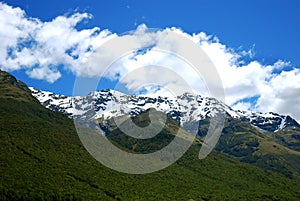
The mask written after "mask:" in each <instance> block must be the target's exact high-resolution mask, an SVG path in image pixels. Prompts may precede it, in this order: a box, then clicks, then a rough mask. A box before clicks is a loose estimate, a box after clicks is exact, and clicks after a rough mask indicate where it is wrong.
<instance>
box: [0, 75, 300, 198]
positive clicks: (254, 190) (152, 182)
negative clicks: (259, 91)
mask: <svg viewBox="0 0 300 201" xmlns="http://www.w3.org/2000/svg"><path fill="white" fill-rule="evenodd" d="M0 72H1V73H0V80H1V87H0V102H1V104H0V149H1V151H0V200H299V198H300V191H299V189H300V182H299V178H288V177H286V176H284V175H283V174H279V173H276V172H273V171H269V170H267V169H263V168H259V167H256V166H253V165H250V164H247V163H241V162H239V161H238V160H236V159H234V158H232V157H229V156H227V154H222V153H218V152H213V153H211V154H210V155H209V156H208V157H207V158H205V159H204V160H199V159H198V152H199V148H200V146H201V143H200V142H195V143H194V144H193V145H192V146H191V148H190V149H189V150H188V152H186V154H185V155H184V156H183V157H182V158H181V159H179V160H178V161H177V162H176V163H174V164H172V165H171V166H170V167H168V168H165V169H163V170H161V171H158V172H154V173H151V174H146V175H131V174H124V173H119V172H116V171H113V170H111V169H109V168H106V167H105V166H103V165H101V164H100V163H99V162H98V161H96V160H95V159H94V158H93V157H92V156H91V155H90V154H89V153H88V152H87V151H86V150H85V148H84V147H83V145H82V144H81V141H80V139H79V137H78V135H77V133H76V130H75V128H74V124H73V121H72V120H71V119H69V118H67V117H66V116H65V115H63V114H61V113H59V112H55V111H51V110H49V109H47V108H45V107H44V106H42V105H41V104H40V103H39V102H38V101H37V99H36V98H35V97H33V96H32V95H31V92H30V91H29V90H28V88H27V87H26V85H25V84H24V83H21V82H20V81H17V80H16V79H15V78H14V77H13V76H11V75H10V74H8V73H5V72H2V71H0ZM3 77H5V78H3ZM145 112H147V111H145ZM133 119H134V120H133V121H134V122H136V123H137V124H138V125H143V124H145V123H147V121H148V120H147V115H146V114H145V113H141V114H140V115H136V116H135V117H133ZM243 123H245V122H243ZM247 125H248V124H247ZM176 127H178V122H177V121H176V119H173V118H168V125H167V127H166V129H165V130H164V131H163V133H161V136H160V138H159V139H157V140H152V141H151V142H150V143H149V145H148V148H145V146H144V145H143V144H141V143H145V142H143V141H142V140H139V141H138V142H136V141H134V139H129V140H128V141H127V137H126V136H125V135H122V133H121V132H118V131H117V129H114V128H112V130H111V133H110V134H111V137H110V140H112V141H113V142H114V143H115V144H117V145H118V146H120V147H122V148H123V149H127V150H129V151H133V152H139V151H141V152H143V151H145V150H135V149H134V148H137V147H140V148H143V147H144V149H150V150H153V149H156V148H159V146H163V145H164V144H166V143H168V141H169V140H170V139H171V137H172V135H173V134H172V129H176ZM203 128H204V127H203ZM251 128H252V127H251ZM232 129H234V128H232ZM228 132H230V131H229V130H228ZM286 132H288V131H286ZM283 134H284V133H283ZM283 134H282V135H283ZM125 137H126V138H125ZM158 143H161V144H160V145H157V144H158ZM132 145H136V146H132ZM140 145H141V146H140Z"/></svg>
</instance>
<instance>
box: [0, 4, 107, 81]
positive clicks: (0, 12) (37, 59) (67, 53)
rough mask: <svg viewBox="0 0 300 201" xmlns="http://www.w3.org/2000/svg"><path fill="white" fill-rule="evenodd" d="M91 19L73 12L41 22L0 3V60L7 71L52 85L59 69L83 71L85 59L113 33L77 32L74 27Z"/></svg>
mask: <svg viewBox="0 0 300 201" xmlns="http://www.w3.org/2000/svg"><path fill="white" fill-rule="evenodd" d="M91 17H92V16H91V15H89V14H87V13H74V14H73V15H71V16H58V17H56V18H55V19H53V20H52V21H49V22H42V21H41V20H39V19H37V18H30V17H27V16H26V13H25V12H24V10H22V9H20V8H18V7H16V8H14V7H11V6H9V5H7V4H5V3H0V18H1V22H0V38H1V44H0V60H1V64H0V65H1V68H2V69H3V70H7V71H13V70H19V69H25V70H26V73H27V74H28V75H29V76H30V77H32V78H36V79H43V80H46V81H48V82H54V81H56V80H57V79H58V78H60V77H61V73H60V72H59V68H61V67H62V66H63V68H65V69H68V70H71V71H72V72H74V73H77V72H80V71H83V70H82V69H81V68H82V63H83V62H84V61H85V59H86V58H87V56H88V55H89V54H90V53H91V52H92V51H93V50H94V49H96V48H97V47H99V46H100V45H101V44H102V43H103V42H105V40H106V39H109V38H110V37H111V36H113V34H111V33H110V32H109V31H108V30H102V31H101V30H100V28H98V27H94V28H92V29H83V30H77V29H76V25H77V24H78V23H79V22H81V21H82V20H84V19H90V18H91Z"/></svg>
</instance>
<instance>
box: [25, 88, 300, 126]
mask: <svg viewBox="0 0 300 201" xmlns="http://www.w3.org/2000/svg"><path fill="white" fill-rule="evenodd" d="M29 89H30V90H31V92H32V95H33V96H34V97H36V98H37V99H38V100H39V101H40V102H41V104H43V105H44V106H45V107H47V108H50V109H52V110H55V111H59V112H62V113H64V114H66V115H67V116H69V117H70V118H78V117H82V116H84V115H85V114H86V113H91V111H92V110H94V111H95V112H94V111H93V112H92V113H93V114H94V117H91V116H90V115H91V114H89V118H95V119H97V118H100V117H101V118H104V119H109V118H112V117H116V116H121V115H126V114H127V115H128V114H129V115H132V116H134V115H138V114H140V113H141V112H143V111H145V110H147V109H149V108H154V109H156V110H158V111H162V112H165V113H166V114H167V115H168V116H170V117H172V118H173V119H176V120H178V121H179V122H180V124H181V125H182V124H184V123H187V122H189V121H200V120H203V119H205V118H208V117H213V116H214V113H215V112H217V111H219V110H221V111H222V112H224V113H225V114H226V115H227V116H229V117H232V118H237V119H241V120H242V121H245V122H248V123H250V124H251V125H253V126H255V127H258V128H260V129H262V130H266V131H269V132H277V131H280V130H283V129H284V128H287V127H295V128H296V127H297V128H300V125H299V123H298V122H297V121H296V120H295V119H293V118H292V117H291V116H289V115H280V114H277V113H274V112H268V113H259V112H248V111H240V110H233V109H232V108H231V107H229V106H228V105H226V104H224V103H222V102H220V101H218V100H216V99H214V98H210V97H203V96H201V95H193V94H188V93H185V94H183V95H181V96H178V97H177V98H175V99H170V98H167V97H160V96H158V97H156V98H153V97H147V96H132V95H126V94H124V93H121V92H118V91H115V90H111V89H109V90H101V91H94V92H91V93H89V94H88V95H87V96H75V97H70V96H64V95H57V94H55V93H52V92H45V91H42V90H37V89H34V88H32V87H29Z"/></svg>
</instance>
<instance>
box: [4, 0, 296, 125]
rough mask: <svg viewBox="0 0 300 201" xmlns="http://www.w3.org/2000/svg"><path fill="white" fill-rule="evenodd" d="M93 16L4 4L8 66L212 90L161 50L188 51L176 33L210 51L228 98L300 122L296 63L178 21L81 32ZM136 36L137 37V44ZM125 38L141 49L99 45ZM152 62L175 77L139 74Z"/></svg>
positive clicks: (157, 90) (48, 76)
mask: <svg viewBox="0 0 300 201" xmlns="http://www.w3.org/2000/svg"><path fill="white" fill-rule="evenodd" d="M90 18H92V16H91V15H90V14H88V13H74V14H72V15H65V16H58V17H56V18H54V19H53V20H51V21H48V22H43V21H41V20H40V19H37V18H31V17H28V16H26V13H25V12H24V10H22V9H20V8H18V7H15V8H14V7H11V6H9V5H7V4H5V3H0V19H1V22H0V39H1V43H0V60H1V63H0V67H1V69H3V70H7V71H14V70H20V69H25V71H26V73H27V74H28V75H29V76H30V77H32V78H35V79H41V80H46V81H48V82H55V81H56V80H57V79H59V78H60V77H61V76H63V73H62V72H63V71H65V70H68V71H71V72H73V73H74V74H75V75H77V76H90V77H93V76H99V75H102V74H103V75H104V76H105V77H106V78H108V79H111V80H118V81H119V82H120V83H121V84H124V85H125V86H126V87H127V88H128V89H129V90H136V89H142V90H141V91H142V93H144V94H148V95H157V94H159V95H169V94H170V91H172V90H173V89H174V88H177V89H178V90H179V91H182V92H183V91H184V90H185V89H186V88H185V87H184V86H185V85H186V83H187V84H188V85H189V86H191V88H192V89H193V90H194V92H197V93H201V94H204V95H209V90H207V87H206V85H205V84H206V83H205V79H203V77H201V76H199V74H197V73H196V72H195V71H194V70H193V69H192V68H191V66H190V65H189V64H188V62H185V61H184V60H181V59H180V58H178V57H176V55H175V56H174V55H172V54H167V53H166V52H159V51H157V49H156V47H160V46H163V47H165V49H168V50H169V52H175V53H176V52H181V51H185V49H184V47H183V46H180V45H178V43H175V42H172V41H171V40H169V38H168V37H166V33H167V31H169V32H170V31H171V32H174V33H177V34H180V35H182V36H184V37H186V38H187V39H189V40H191V41H193V42H194V43H195V44H197V45H198V46H199V47H201V48H202V50H203V51H204V52H205V53H206V54H207V56H208V57H209V59H210V61H211V62H212V63H213V65H214V66H215V68H216V69H217V72H218V74H219V76H220V78H221V80H222V83H223V87H224V91H225V96H226V100H225V101H226V103H227V104H229V105H230V106H232V107H234V108H235V109H241V110H254V111H261V112H269V111H273V112H278V113H282V114H290V115H292V116H293V117H295V118H296V119H297V120H298V121H299V122H300V113H299V111H300V105H299V104H298V103H299V102H300V70H299V68H296V67H293V66H292V64H291V63H290V62H286V61H283V60H280V59H279V60H278V61H277V62H275V63H271V64H264V63H262V62H260V61H257V60H255V59H254V54H255V52H254V49H253V48H254V46H253V48H252V49H250V50H243V49H238V50H234V49H232V48H230V47H227V46H226V45H225V44H223V43H222V42H220V40H219V39H218V38H217V37H215V36H211V35H208V34H206V33H204V32H201V33H194V34H189V33H186V32H184V31H183V30H181V29H179V28H174V27H172V28H165V29H163V30H158V31H150V30H149V29H148V28H147V26H146V25H140V26H139V27H138V28H137V29H136V30H135V31H133V32H132V33H131V35H125V36H122V35H121V36H118V35H117V34H114V33H111V32H110V31H108V30H101V29H100V28H98V27H94V28H91V29H81V30H79V29H78V28H77V27H76V26H77V24H78V23H80V22H82V21H83V20H85V19H90ZM131 36H137V37H135V40H134V41H133V42H132V41H131V40H132V37H131ZM122 37H127V38H126V39H128V41H131V42H132V44H131V45H133V47H135V48H136V51H131V52H127V53H126V54H125V55H123V57H121V58H118V55H120V53H122V51H125V50H126V49H122V48H123V46H122V45H120V46H119V48H114V47H113V46H112V47H111V48H106V49H101V48H100V49H99V47H101V45H103V44H104V43H105V42H107V41H110V40H109V39H111V38H114V39H121V38H122ZM168 40H169V41H168ZM92 52H93V53H98V54H96V55H97V57H95V58H92V57H90V55H91V53H92ZM99 58H100V59H101V58H102V60H101V62H103V63H105V62H109V61H111V60H112V59H115V60H114V61H115V62H114V63H113V64H112V65H111V66H110V68H109V70H108V71H105V72H103V71H101V69H100V68H99ZM145 66H164V67H167V68H168V69H169V70H171V71H172V72H174V75H172V76H171V75H170V74H168V73H165V74H164V75H163V78H164V80H163V81H161V80H160V81H159V80H158V78H159V77H161V76H162V74H161V75H160V76H158V75H157V73H155V72H153V68H143V70H142V71H139V73H138V75H139V76H136V74H134V72H137V71H138V69H140V68H141V67H145ZM287 67H288V68H287ZM175 74H176V75H178V76H176V75H175ZM182 78H183V80H184V81H185V82H186V83H184V82H183V81H182ZM254 99H255V101H253V100H254Z"/></svg>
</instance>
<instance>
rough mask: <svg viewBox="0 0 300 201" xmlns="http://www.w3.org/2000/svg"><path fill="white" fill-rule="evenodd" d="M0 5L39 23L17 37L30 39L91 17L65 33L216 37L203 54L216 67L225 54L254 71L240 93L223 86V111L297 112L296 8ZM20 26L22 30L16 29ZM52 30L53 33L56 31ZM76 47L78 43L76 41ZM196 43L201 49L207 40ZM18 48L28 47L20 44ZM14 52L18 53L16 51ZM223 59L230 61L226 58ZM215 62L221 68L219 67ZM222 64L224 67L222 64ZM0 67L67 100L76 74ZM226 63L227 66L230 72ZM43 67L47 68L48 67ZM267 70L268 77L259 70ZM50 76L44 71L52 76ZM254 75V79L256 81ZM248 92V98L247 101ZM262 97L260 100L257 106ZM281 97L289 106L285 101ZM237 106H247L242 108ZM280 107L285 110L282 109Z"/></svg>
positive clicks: (17, 0)
mask: <svg viewBox="0 0 300 201" xmlns="http://www.w3.org/2000/svg"><path fill="white" fill-rule="evenodd" d="M2 3H3V4H5V5H7V6H9V7H14V8H17V7H19V8H20V10H21V11H22V12H25V13H26V15H24V16H21V17H20V19H21V18H22V19H26V20H27V21H32V19H35V20H39V22H38V23H36V24H35V25H30V26H31V27H29V28H26V27H25V26H24V27H25V28H24V30H25V29H26V31H28V32H30V33H31V30H29V29H31V28H32V27H38V26H40V25H41V24H42V25H43V26H45V27H46V25H45V24H47V22H48V24H49V23H50V22H53V21H54V19H56V18H57V17H58V16H65V17H66V18H67V19H64V20H65V21H68V20H69V21H71V19H70V18H71V16H72V15H74V14H75V13H81V14H82V13H88V14H90V15H91V16H92V17H91V18H90V19H88V18H89V17H82V19H81V20H77V23H76V25H74V26H73V27H72V26H71V28H72V29H75V30H76V31H78V32H80V31H81V30H83V29H93V28H95V27H99V28H100V31H96V32H95V33H94V35H95V34H99V33H100V32H101V31H102V30H105V29H107V30H108V31H109V33H110V34H121V33H123V32H126V31H129V30H135V29H136V28H137V27H138V26H139V25H141V24H145V25H146V26H147V27H149V28H159V29H165V28H166V27H177V28H178V29H180V30H181V31H182V32H184V33H187V34H190V35H191V34H193V33H195V34H198V33H200V32H204V33H205V34H206V36H212V37H211V38H213V37H214V36H216V37H217V38H218V40H217V41H213V40H212V39H209V40H210V41H209V40H208V45H207V47H206V48H207V51H208V52H210V53H211V54H212V57H215V58H216V60H218V56H220V57H222V58H223V57H224V58H223V59H225V58H227V57H226V55H227V56H228V52H231V53H232V52H234V55H236V54H237V55H239V56H240V58H239V61H235V62H236V63H235V64H237V63H238V62H241V63H239V64H241V65H244V66H246V68H244V71H247V72H252V70H253V69H255V68H257V69H258V70H257V71H253V72H254V73H253V74H250V73H248V74H247V73H245V72H243V73H242V77H243V76H244V78H245V79H248V78H249V77H250V78H249V80H247V82H245V83H242V85H243V86H245V87H244V88H242V87H241V86H238V87H237V86H236V85H238V82H235V83H231V82H230V81H226V78H224V80H225V81H224V82H225V85H226V86H228V88H225V90H226V93H227V95H228V97H229V98H228V100H229V102H228V104H230V105H236V106H237V107H241V108H247V107H248V109H249V108H250V109H257V110H262V111H268V110H275V112H276V111H277V112H283V113H287V114H292V113H293V112H292V111H299V108H298V107H297V108H291V107H288V105H290V104H291V101H292V100H294V101H295V100H300V99H298V98H300V97H299V95H297V94H299V92H300V91H299V90H298V89H299V88H297V84H298V83H299V76H298V71H297V69H299V67H300V46H299V44H300V12H299V9H300V2H299V1H297V0H290V1H283V0H281V1H279V0H272V1H271V0H265V1H258V0H251V1H248V0H245V1H240V0H229V1H222V0H219V1H216V0H211V1H196V0H194V1H191V0H186V1H158V0H154V1H135V0H130V1H116V0H112V1H102V0H87V1H78V0H68V1H66V0H60V1H56V0H54V1H34V0H26V1H24V0H14V1H2ZM5 9H6V10H8V8H7V7H5V8H3V7H2V11H5ZM26 20H25V21H26ZM16 21H17V20H16ZM69 21H68V22H69ZM7 22H9V19H7ZM16 23H19V22H16ZM20 23H23V21H22V22H20ZM7 24H9V23H6V24H5V23H3V26H4V27H2V35H1V33H0V37H5V36H6V35H5V34H8V31H6V29H5V26H8V25H7ZM33 24H34V23H33ZM50 24H51V23H50ZM52 24H53V27H54V28H55V24H54V23H52ZM0 25H1V21H0ZM16 26H17V27H18V26H20V25H16ZM53 27H51V28H53ZM22 29H23V28H22ZM45 30H47V29H45ZM51 30H52V29H51ZM5 31H6V32H5ZM31 34H32V33H31ZM12 35H13V34H12ZM33 35H34V33H33ZM16 37H20V36H16ZM90 37H92V36H90ZM11 38H13V36H12V37H11ZM85 39H86V38H85ZM3 40H6V39H5V38H3V39H1V41H3ZM12 40H13V39H12ZM76 40H77V39H76ZM78 40H79V42H80V39H78ZM203 40H205V41H206V42H207V40H206V39H203ZM27 42H28V41H27ZM58 44H59V43H58ZM209 44H210V45H209ZM23 45H25V46H26V45H27V46H30V44H28V43H26V42H25V43H24V44H23ZM8 46H9V45H8ZM8 46H7V47H8ZM17 46H18V47H19V46H20V43H19V44H18V45H17ZM224 46H225V47H224ZM7 47H6V46H4V45H3V46H2V48H4V50H3V51H6V50H7ZM0 48H1V47H0ZM5 48H6V49H5ZM243 52H244V53H245V52H248V54H243ZM35 53H36V52H35ZM230 56H231V57H233V53H232V55H229V57H230ZM3 58H4V57H3ZM220 61H223V60H222V59H220ZM217 62H218V61H217ZM224 62H225V63H226V62H229V61H227V60H224ZM251 62H254V64H253V65H251V66H248V65H247V64H249V63H251ZM255 62H258V63H259V66H256V65H255ZM280 62H281V63H280ZM1 63H2V64H1V66H0V67H1V69H3V70H7V71H9V72H11V73H12V74H13V75H15V76H16V77H17V78H18V79H21V80H23V81H24V82H25V83H27V84H28V85H29V86H33V87H36V88H39V89H42V90H49V91H53V92H56V93H62V94H66V95H71V94H72V89H73V84H74V80H75V73H74V72H75V70H74V71H72V69H71V70H70V69H68V68H64V65H65V64H64V63H63V62H62V63H60V64H59V65H57V66H55V70H54V71H55V72H54V73H57V72H59V73H60V76H58V74H54V75H53V76H54V77H53V76H52V77H47V75H43V76H40V75H39V74H38V73H40V71H39V68H38V66H36V65H39V64H35V66H31V65H30V64H28V66H26V65H25V66H22V67H16V66H15V67H8V66H5V64H4V63H5V62H4V61H3V62H1ZM19 63H20V62H19ZM229 63H230V62H229ZM229 63H228V65H230V64H229ZM8 64H9V63H8ZM8 64H7V65H8ZM47 65H52V64H51V62H50V63H47ZM55 65H56V64H55ZM220 65H221V64H220ZM224 65H226V64H224ZM269 65H270V66H271V67H270V68H272V70H266V69H267V68H268V66H269ZM276 66H280V67H276ZM35 68H37V71H35V70H34V69H35ZM53 68H54V67H53ZM53 68H52V67H51V69H53ZM220 68H221V67H220ZM51 69H50V70H51ZM228 69H229V71H230V70H231V69H230V68H229V67H228ZM295 69H296V70H295ZM48 70H49V69H48ZM29 71H30V72H29ZM240 71H242V70H241V69H238V70H237V71H234V72H236V75H240V74H241V72H240ZM43 72H45V71H43ZM76 72H77V71H76ZM226 72H227V71H226ZM255 72H257V76H256V74H255ZM286 72H287V73H286ZM288 72H290V73H288ZM51 73H53V72H50V71H49V74H51ZM266 73H269V74H270V75H268V76H264V77H263V78H262V80H260V81H258V82H257V83H256V80H255V79H254V77H261V75H262V74H266ZM55 76H56V77H55ZM224 76H225V75H224ZM56 78H57V79H56ZM49 80H50V82H49ZM237 80H238V79H237ZM266 80H267V81H266ZM241 82H242V81H241ZM265 82H268V83H265ZM279 82H284V83H286V85H285V84H284V87H278V88H280V89H278V90H277V91H274V92H272V91H270V89H272V88H275V87H274V86H275V85H276V84H278V83H279ZM289 82H290V83H289ZM115 83H116V80H114V81H109V78H107V79H106V78H104V80H103V81H102V82H101V84H100V88H110V87H113V86H114V84H115ZM249 83H250V84H249ZM247 84H248V85H249V86H248V85H247ZM251 84H252V85H256V86H257V88H260V89H259V90H256V91H253V92H251V89H250V88H251ZM246 85H247V86H246ZM226 86H225V87H226ZM233 86H234V87H233ZM235 86H236V87H235ZM254 88H255V87H254ZM264 88H266V89H264ZM261 89H264V90H261ZM247 90H249V91H250V92H249V93H248V92H247ZM287 90H288V91H290V93H289V94H288V95H286V94H284V93H283V92H286V91H287ZM234 91H237V92H234ZM241 91H245V93H241ZM247 93H248V94H247ZM276 94H277V95H276ZM291 94H292V95H293V96H292V95H291ZM273 95H274V97H273ZM283 95H284V96H283ZM290 96H291V97H290ZM264 97H265V99H263V98H264ZM286 97H288V98H289V99H285V98H286ZM270 98H274V99H275V100H277V102H278V103H277V102H276V101H275V102H276V104H272V105H274V106H272V107H270V106H268V105H269V102H268V101H267V99H270ZM254 99H255V101H253V100H254ZM243 100H245V101H246V102H245V103H243ZM249 101H250V102H249ZM251 101H252V102H251ZM282 102H284V103H285V104H286V106H284V107H283V106H281V105H282ZM296 103H297V102H296ZM285 104H284V105H285ZM299 119H300V116H299Z"/></svg>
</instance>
